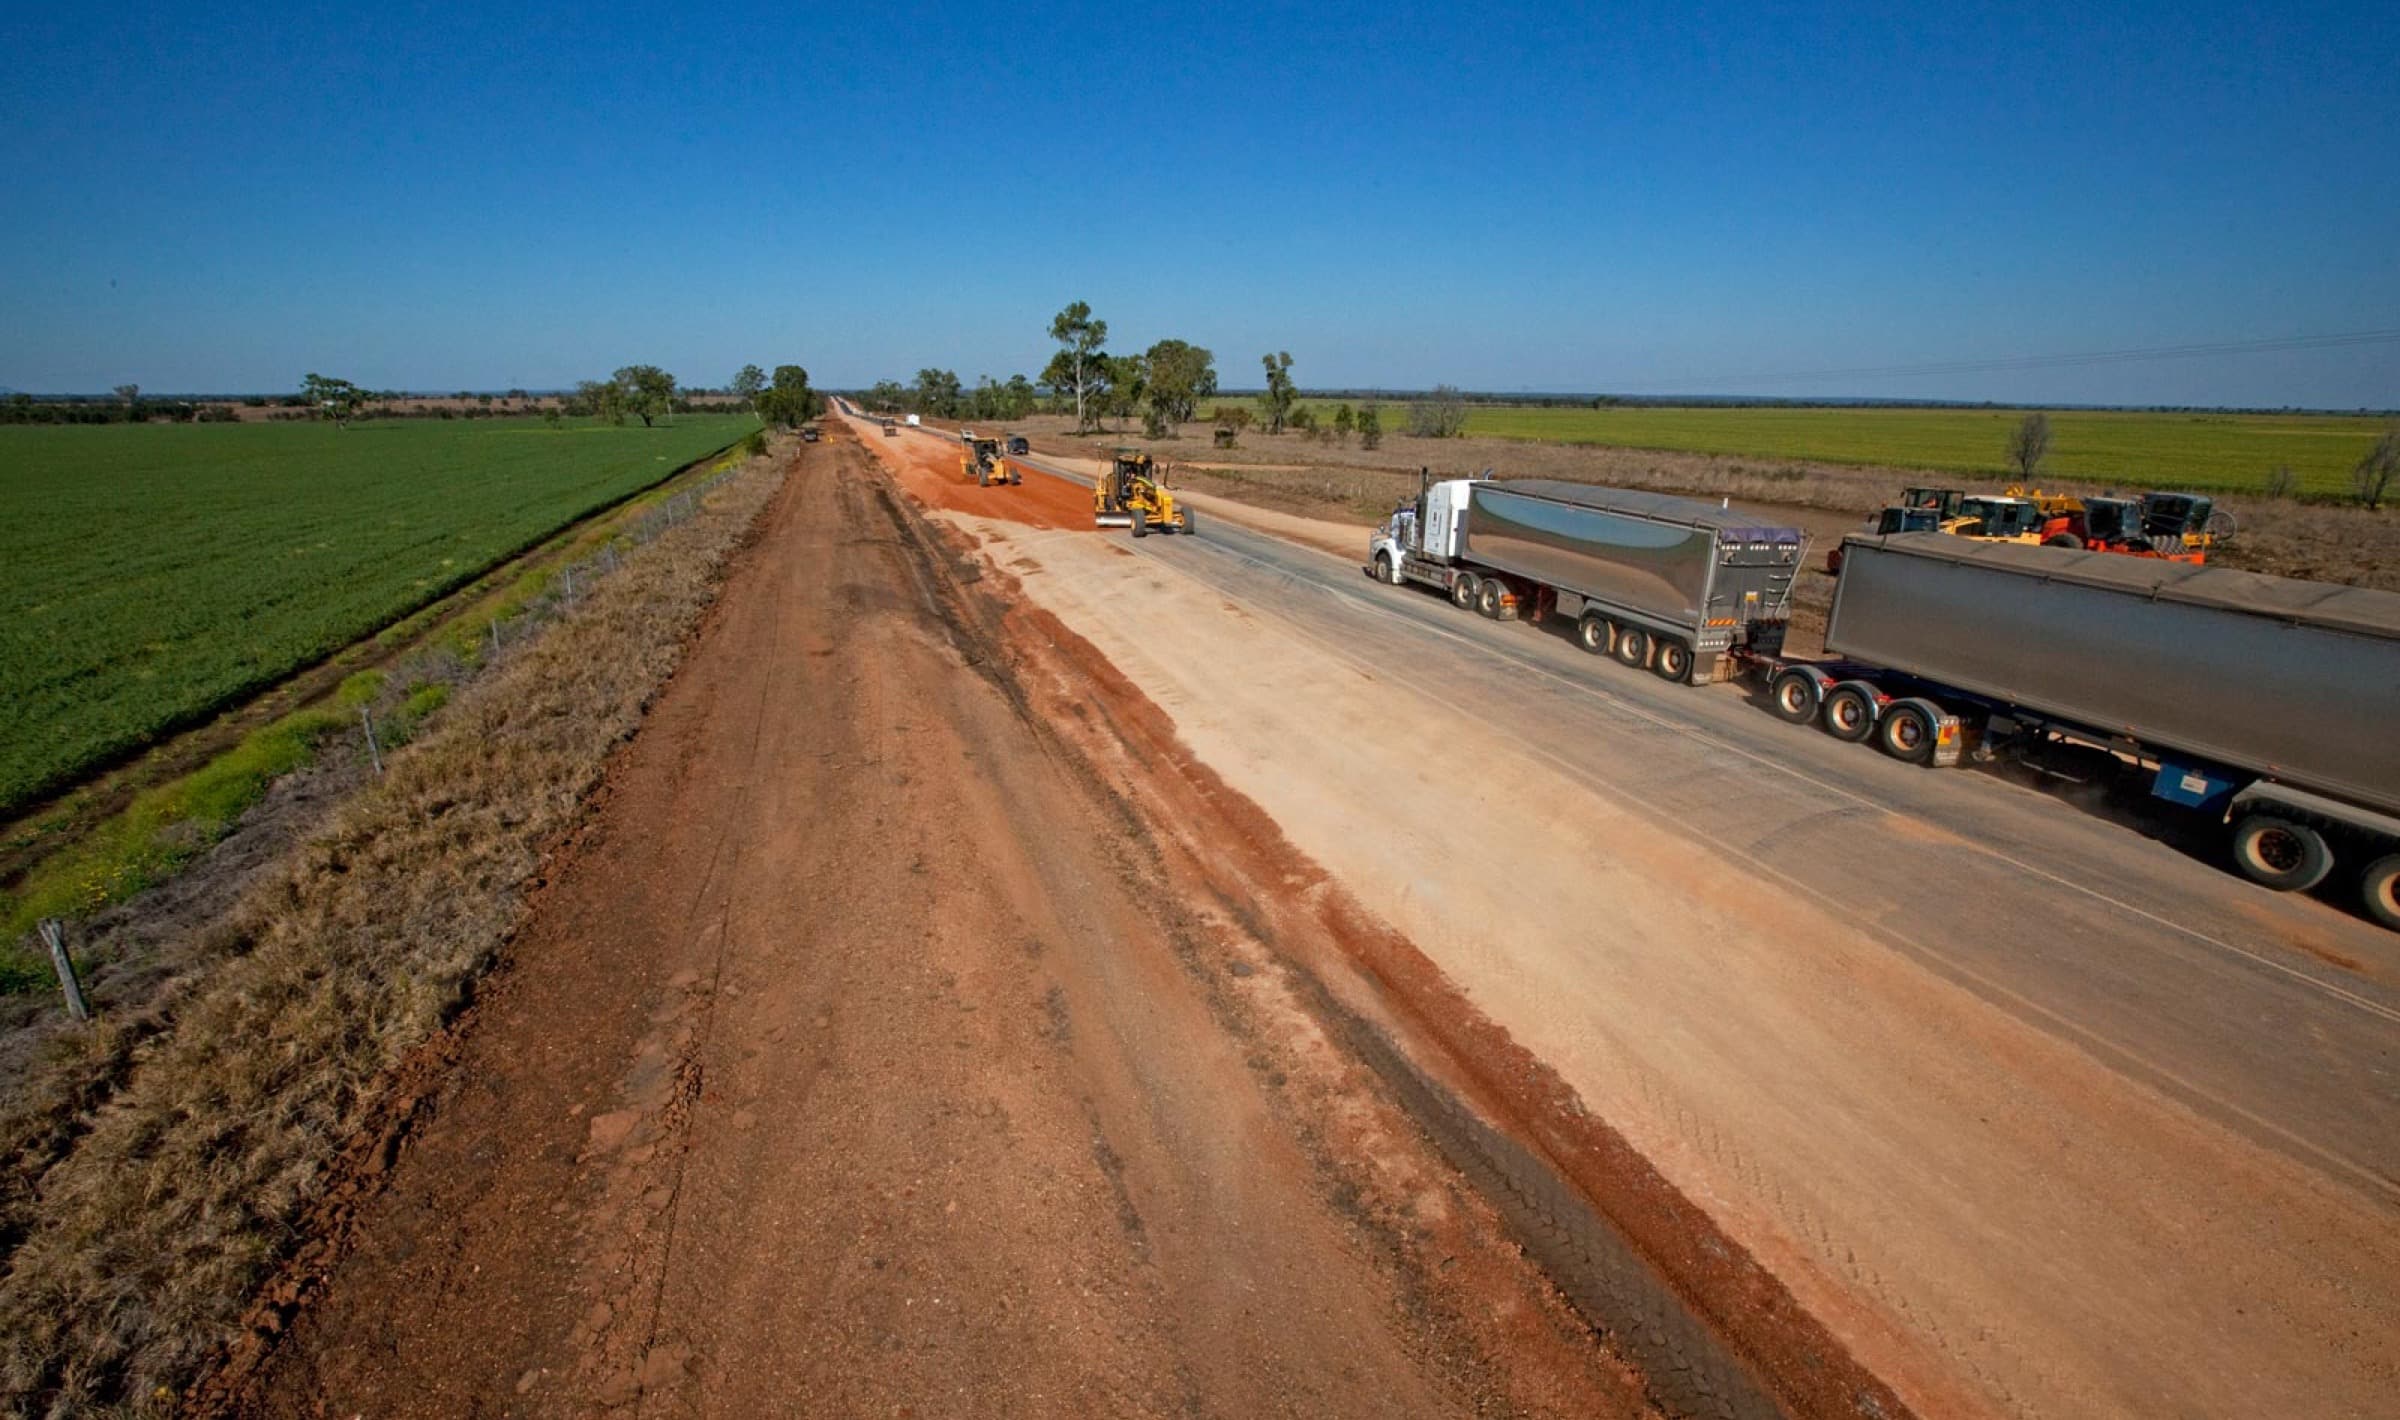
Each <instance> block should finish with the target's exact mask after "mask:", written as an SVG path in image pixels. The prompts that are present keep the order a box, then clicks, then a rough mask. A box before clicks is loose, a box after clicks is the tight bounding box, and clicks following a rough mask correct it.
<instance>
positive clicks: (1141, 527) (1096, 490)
mask: <svg viewBox="0 0 2400 1420" xmlns="http://www.w3.org/2000/svg"><path fill="white" fill-rule="evenodd" d="M1092 525H1093V526H1094V527H1102V528H1131V529H1133V535H1134V536H1135V537H1144V536H1147V535H1148V534H1150V533H1154V532H1165V533H1171V532H1183V533H1188V532H1191V531H1192V530H1193V523H1192V510H1191V509H1189V508H1180V507H1177V506H1176V503H1175V495H1174V494H1173V493H1171V492H1169V491H1168V489H1167V471H1166V468H1165V466H1164V465H1161V464H1158V463H1154V462H1152V460H1151V458H1150V456H1149V455H1148V454H1138V453H1133V452H1131V451H1129V450H1125V449H1119V450H1118V451H1117V453H1116V456H1115V458H1114V459H1112V460H1111V461H1110V464H1109V467H1108V469H1107V470H1106V471H1104V472H1103V473H1102V474H1101V475H1100V477H1099V479H1098V480H1097V481H1095V482H1094V483H1093V484H1092Z"/></svg>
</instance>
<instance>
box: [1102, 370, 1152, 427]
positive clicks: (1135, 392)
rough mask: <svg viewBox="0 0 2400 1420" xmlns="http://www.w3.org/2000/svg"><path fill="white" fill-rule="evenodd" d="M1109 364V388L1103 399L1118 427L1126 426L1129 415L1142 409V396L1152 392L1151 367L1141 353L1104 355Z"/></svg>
mask: <svg viewBox="0 0 2400 1420" xmlns="http://www.w3.org/2000/svg"><path fill="white" fill-rule="evenodd" d="M1102 358H1103V359H1104V360H1106V361H1107V366H1108V388H1107V389H1106V390H1105V391H1104V392H1103V393H1102V395H1101V399H1102V401H1103V402H1104V403H1105V405H1106V406H1107V409H1108V413H1109V417H1110V418H1112V419H1114V420H1116V421H1117V428H1119V429H1120V430H1122V429H1123V428H1124V427H1125V418H1126V416H1127V415H1130V414H1134V413H1137V412H1139V411H1140V409H1141V407H1142V396H1144V395H1146V394H1148V393H1149V392H1150V368H1149V365H1148V363H1147V362H1145V361H1144V360H1143V359H1142V357H1141V356H1139V355H1125V356H1103V357H1102Z"/></svg>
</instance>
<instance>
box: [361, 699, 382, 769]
mask: <svg viewBox="0 0 2400 1420" xmlns="http://www.w3.org/2000/svg"><path fill="white" fill-rule="evenodd" d="M358 723H359V726H360V727H361V728H363V729H364V730H365V731H366V732H367V762H368V763H370V764H372V765H374V766H375V772H376V773H377V774H378V775H380V774H382V773H383V746H381V745H379V744H377V743H375V717H374V716H373V715H370V714H368V713H367V707H366V706H364V705H361V706H359V707H358Z"/></svg>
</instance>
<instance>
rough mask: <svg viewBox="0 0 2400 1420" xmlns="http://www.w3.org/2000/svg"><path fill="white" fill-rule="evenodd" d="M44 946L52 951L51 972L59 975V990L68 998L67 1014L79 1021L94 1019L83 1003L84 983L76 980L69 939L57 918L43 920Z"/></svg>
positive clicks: (89, 1009)
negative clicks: (68, 947)
mask: <svg viewBox="0 0 2400 1420" xmlns="http://www.w3.org/2000/svg"><path fill="white" fill-rule="evenodd" d="M42 944H43V945H44V946H46V947H48V948H49V949H50V967H51V970H53V971H56V972H57V973H58V989H59V990H60V991H61V992H62V993H64V994H65V996H66V998H67V1014H68V1015H70V1016H73V1017H74V1018H75V1019H77V1020H79V1021H88V1020H90V1019H91V1018H92V1008H91V1007H89V1006H87V1005H85V1004H84V1003H83V983H82V982H80V981H77V980H76V979H75V963H74V961H73V960H72V959H71V958H69V957H68V956H67V937H66V933H65V932H64V931H62V930H61V929H60V927H59V925H58V919H57V918H55V917H45V918H43V919H42Z"/></svg>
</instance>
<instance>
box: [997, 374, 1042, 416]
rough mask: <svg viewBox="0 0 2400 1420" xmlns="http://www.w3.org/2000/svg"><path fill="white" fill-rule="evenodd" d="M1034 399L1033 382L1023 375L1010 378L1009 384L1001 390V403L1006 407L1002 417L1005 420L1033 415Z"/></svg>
mask: <svg viewBox="0 0 2400 1420" xmlns="http://www.w3.org/2000/svg"><path fill="white" fill-rule="evenodd" d="M1034 399H1035V396H1034V392H1033V381H1031V380H1029V379H1027V378H1025V377H1024V376H1023V375H1011V376H1009V377H1008V383H1007V384H1006V385H1004V386H1002V388H1001V401H1002V403H1003V405H1004V406H1005V409H1004V410H1003V412H1002V414H1001V417H1002V418H1004V419H1022V418H1024V417H1025V416H1026V415H1028V414H1031V413H1033V405H1034Z"/></svg>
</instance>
